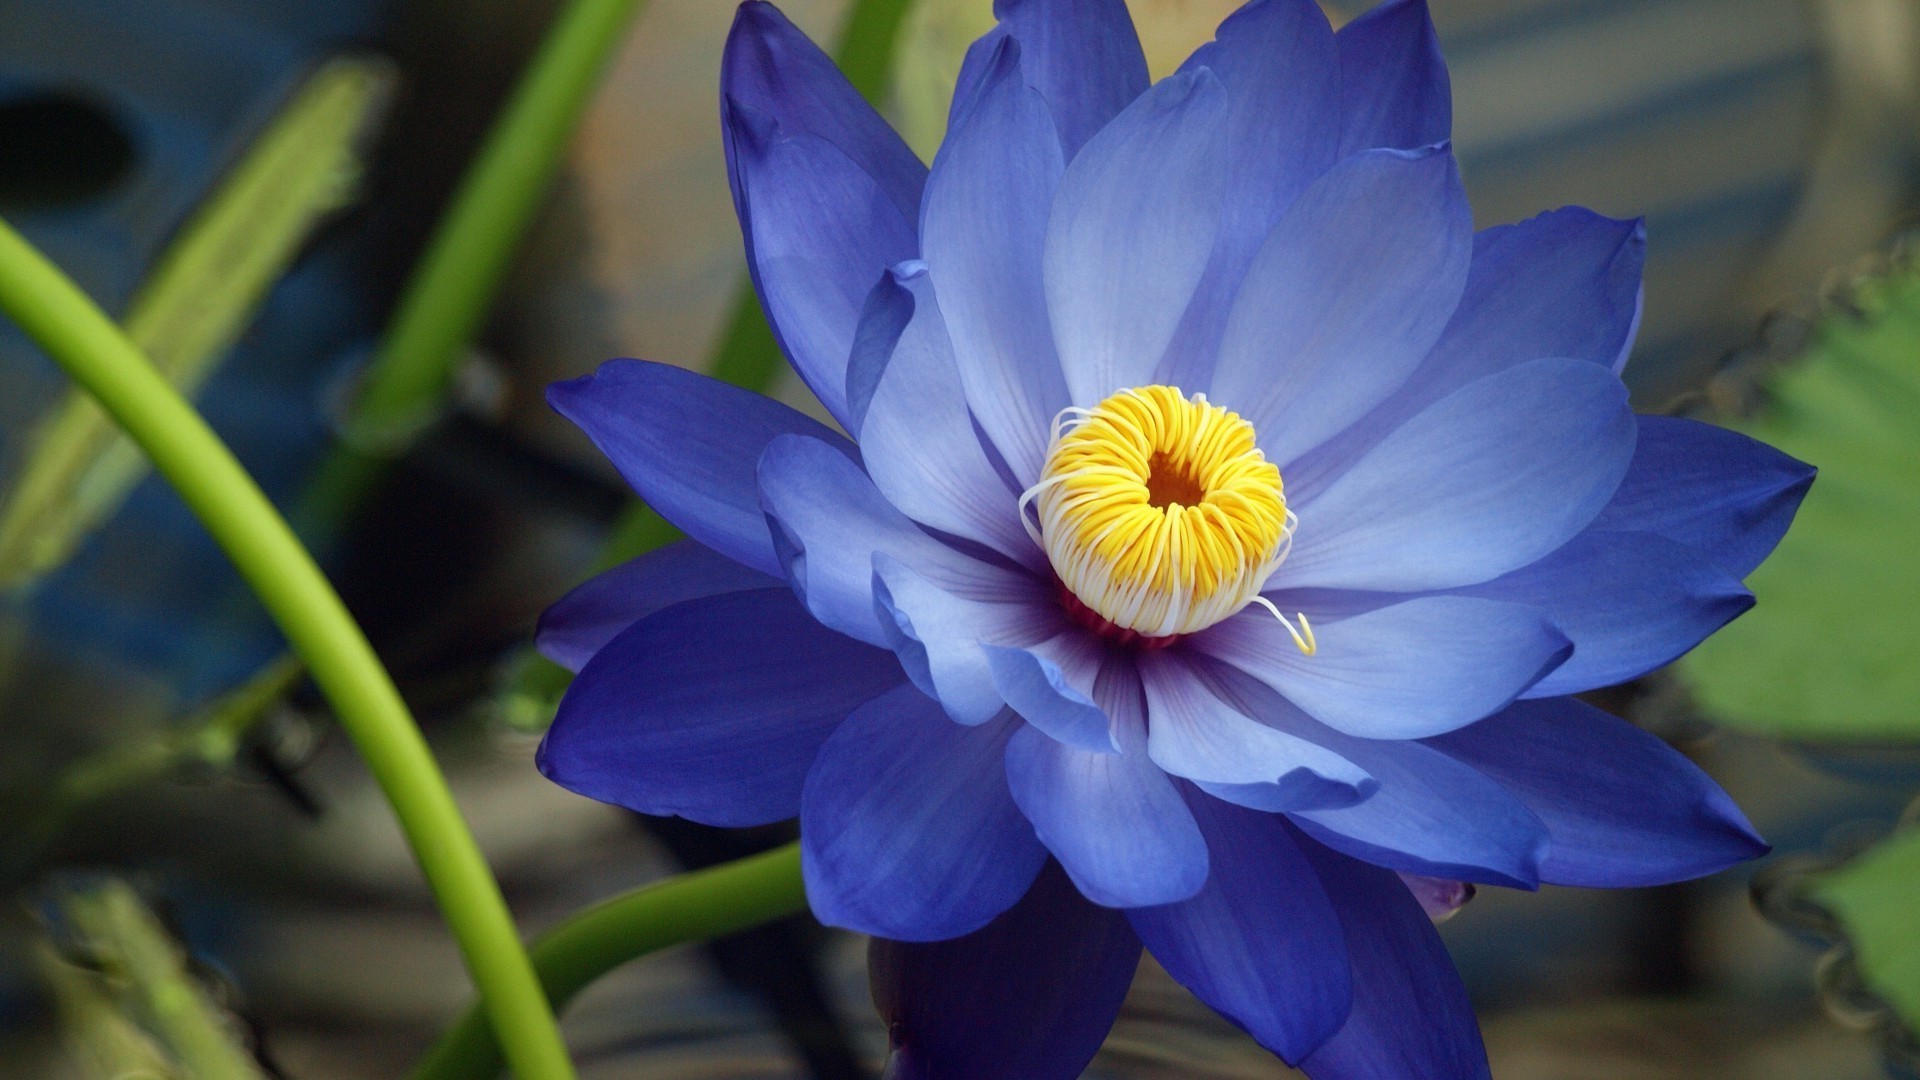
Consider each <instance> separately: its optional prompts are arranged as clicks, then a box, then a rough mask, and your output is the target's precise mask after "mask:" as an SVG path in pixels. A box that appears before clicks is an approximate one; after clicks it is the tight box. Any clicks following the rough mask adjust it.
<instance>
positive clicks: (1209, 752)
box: [1139, 651, 1375, 809]
mask: <svg viewBox="0 0 1920 1080" xmlns="http://www.w3.org/2000/svg"><path fill="white" fill-rule="evenodd" d="M1204 663H1205V661H1204V660H1203V659H1202V658H1199V657H1195V658H1193V659H1192V660H1189V659H1188V658H1187V657H1185V656H1182V655H1178V654H1175V653H1173V652H1171V651H1166V652H1158V653H1143V654H1141V656H1140V660H1139V668H1140V682H1141V685H1142V686H1143V687H1144V688H1145V689H1146V693H1147V753H1148V755H1149V756H1150V757H1152V758H1153V762H1154V764H1156V765H1158V766H1160V767H1161V768H1162V769H1165V770H1166V771H1168V772H1170V773H1172V774H1173V775H1175V776H1181V777H1185V778H1186V779H1188V780H1194V781H1203V782H1206V783H1213V784H1273V785H1278V786H1279V787H1281V788H1283V789H1287V788H1298V789H1300V790H1302V791H1303V792H1304V791H1312V792H1314V793H1315V794H1316V795H1318V794H1320V793H1321V789H1322V788H1326V787H1333V788H1336V789H1337V788H1344V789H1346V790H1347V791H1348V792H1349V793H1350V795H1349V796H1348V797H1347V798H1346V799H1345V800H1344V801H1345V802H1348V803H1351V802H1356V801H1358V800H1359V798H1360V793H1361V791H1362V790H1364V789H1370V788H1371V787H1373V786H1375V785H1374V783H1373V778H1372V777H1370V776H1368V775H1367V772H1366V770H1365V769H1362V768H1360V767H1359V766H1357V765H1355V764H1354V763H1353V762H1351V761H1348V760H1346V759H1345V758H1343V757H1341V756H1340V755H1338V754H1336V753H1334V752H1333V751H1331V750H1328V749H1327V748H1326V747H1324V746H1321V745H1320V744H1318V743H1315V742H1311V741H1309V740H1307V739H1303V738H1301V737H1299V736H1298V735H1294V734H1292V733H1290V732H1286V731H1282V730H1280V729H1279V728H1275V727H1269V726H1268V725H1266V724H1262V723H1260V722H1259V721H1258V720H1256V719H1254V718H1253V717H1251V716H1249V715H1247V713H1246V712H1244V711H1242V709H1241V708H1239V707H1238V703H1235V702H1230V701H1228V700H1226V699H1225V697H1224V696H1223V694H1222V693H1218V692H1216V690H1215V688H1214V687H1215V681H1214V679H1213V678H1211V677H1210V675H1211V673H1210V672H1208V671H1207V670H1206V669H1205V668H1204V667H1202V666H1200V665H1202V664H1204ZM1221 689H1222V690H1225V689H1226V688H1224V687H1222V688H1221ZM1295 774H1305V775H1303V776H1300V777H1299V778H1298V781H1299V782H1298V783H1294V784H1290V783H1288V781H1289V780H1290V779H1291V778H1293V777H1294V776H1295ZM1321 805H1324V803H1322V804H1321ZM1302 808H1304V807H1303V806H1290V807H1288V809H1302Z"/></svg>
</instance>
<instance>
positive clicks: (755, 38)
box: [720, 0, 927, 221]
mask: <svg viewBox="0 0 1920 1080" xmlns="http://www.w3.org/2000/svg"><path fill="white" fill-rule="evenodd" d="M720 94H721V97H722V99H723V100H724V99H728V98H731V99H732V100H734V101H738V102H740V103H741V104H743V105H745V106H747V107H748V108H751V109H754V110H757V111H758V112H761V113H764V114H766V115H767V116H768V117H769V118H771V119H772V120H773V122H774V123H775V124H777V125H779V128H780V130H781V131H782V132H785V133H786V134H788V135H817V136H819V137H820V138H822V139H825V140H826V141H827V142H829V143H832V144H833V145H834V146H835V147H836V148H838V149H839V150H840V151H841V152H842V153H844V154H846V155H847V157H848V158H849V159H851V160H852V161H853V163H854V164H856V165H858V166H859V167H860V168H861V169H862V170H863V171H865V172H866V173H867V175H869V176H871V177H873V178H874V182H875V183H877V184H878V185H879V186H880V188H881V190H882V191H884V192H885V193H886V195H887V197H888V198H889V199H890V200H892V201H893V203H894V205H896V206H898V207H899V208H900V213H901V214H902V215H903V216H905V217H906V218H907V220H909V221H911V220H913V219H914V218H915V217H917V216H918V213H919V208H920V189H921V187H922V185H924V184H925V183H926V180H927V167H926V166H925V165H922V164H921V163H920V159H919V158H917V157H915V156H913V151H912V150H910V149H908V148H907V144H906V142H905V141H904V140H902V139H901V138H900V136H899V135H897V134H895V133H894V130H893V129H892V128H891V127H889V126H887V122H886V121H885V120H882V119H881V118H880V114H879V113H877V112H874V111H873V106H871V105H869V104H867V100H866V98H864V97H862V96H860V92H859V91H858V90H855V89H854V88H853V86H852V84H850V83H848V82H847V78H846V76H845V75H842V74H841V73H840V69H839V67H837V66H836V65H835V64H834V62H833V59H832V58H831V57H829V56H828V55H827V54H826V53H824V52H822V51H821V50H820V47H819V46H818V45H815V44H814V43H813V42H812V41H809V40H808V39H807V36H806V35H805V34H802V33H801V32H800V31H799V30H798V29H797V28H795V27H794V25H793V23H791V22H789V21H787V17H786V16H785V15H783V14H781V13H780V10H779V9H778V8H776V7H774V6H773V5H772V4H767V3H761V2H759V0H750V2H748V3H744V4H741V5H740V8H739V10H738V11H737V12H736V13H735V14H734V17H733V29H732V30H731V31H729V32H728V34H727V47H726V52H725V53H724V54H723V55H722V57H721V59H720ZM726 150H727V155H728V168H729V172H730V173H731V172H732V171H733V169H732V156H733V146H732V144H731V143H730V142H729V143H727V145H726ZM735 183H736V186H735V188H734V199H735V206H736V207H737V208H738V209H739V211H740V215H741V217H742V218H743V219H744V218H745V217H746V215H747V210H748V206H747V203H746V200H745V198H744V197H743V195H742V193H741V191H740V188H739V187H738V186H737V185H738V181H737V180H736V182H735Z"/></svg>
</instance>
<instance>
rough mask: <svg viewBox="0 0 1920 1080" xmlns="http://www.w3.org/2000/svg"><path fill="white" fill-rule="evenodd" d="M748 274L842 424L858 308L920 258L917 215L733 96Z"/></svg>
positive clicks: (729, 126)
mask: <svg viewBox="0 0 1920 1080" xmlns="http://www.w3.org/2000/svg"><path fill="white" fill-rule="evenodd" d="M723 114H724V115H723V118H722V119H723V121H724V126H725V128H726V142H727V145H728V148H729V150H730V151H731V158H730V160H731V162H732V170H733V182H734V191H735V198H736V200H737V201H738V203H739V204H740V206H741V210H740V228H741V232H742V233H743V234H744V235H745V238H746V245H747V268H748V270H749V271H750V272H751V274H752V277H753V283H754V286H755V288H757V289H758V290H759V293H760V304H761V307H762V308H764V309H765V311H766V313H767V323H768V325H769V326H771V327H772V328H773V333H774V337H775V338H777V339H778V340H779V342H780V347H781V349H782V350H783V351H784V352H785V353H786V354H787V358H788V359H789V360H791V361H793V367H794V370H795V371H797V372H799V374H800V377H801V379H803V380H805V382H806V384H807V387H808V388H809V389H811V390H812V391H813V393H814V396H815V397H818V398H819V399H820V402H821V404H823V405H825V406H826V407H827V411H828V412H830V413H832V414H833V416H834V418H835V419H837V420H839V421H840V422H841V424H842V425H843V426H845V425H848V424H849V420H850V417H851V413H850V412H849V411H848V408H847V398H846V387H847V357H848V355H849V353H850V352H851V351H852V348H853V335H854V329H855V327H856V326H857V325H858V324H859V321H860V309H861V307H862V305H863V304H864V303H865V301H866V298H867V293H868V291H869V290H871V289H872V288H873V283H874V282H876V281H878V280H880V275H881V274H883V273H885V272H886V269H887V268H888V267H890V266H892V265H894V264H895V263H897V262H900V261H902V260H904V259H910V258H913V257H914V254H915V252H916V249H917V247H918V240H917V238H916V237H915V235H914V225H913V218H912V217H911V216H909V214H910V213H911V211H908V212H906V213H903V212H902V210H901V208H900V207H899V206H898V205H896V204H895V203H894V202H893V200H891V199H890V198H888V196H887V193H886V192H885V191H883V190H882V189H881V187H880V185H879V184H878V183H877V182H876V181H875V180H874V178H873V177H872V176H870V175H868V174H867V173H866V171H864V170H863V169H861V168H860V166H859V165H857V164H855V163H854V162H853V160H852V159H851V158H849V157H847V155H846V154H845V153H843V152H842V151H841V150H840V149H839V148H837V147H835V146H834V145H833V144H832V143H830V142H828V141H827V140H825V139H823V138H820V137H819V136H817V135H787V134H783V133H781V132H780V131H779V129H778V128H777V127H776V126H775V124H774V122H773V121H772V119H771V118H769V117H768V116H767V115H766V114H764V113H761V112H758V111H756V110H755V109H753V108H752V107H750V106H748V105H745V104H742V103H740V102H737V101H734V100H732V99H728V100H727V102H726V107H725V109H724V110H723Z"/></svg>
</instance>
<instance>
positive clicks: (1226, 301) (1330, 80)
mask: <svg viewBox="0 0 1920 1080" xmlns="http://www.w3.org/2000/svg"><path fill="white" fill-rule="evenodd" d="M1201 67H1205V68H1208V69H1210V70H1212V72H1213V73H1214V75H1216V76H1217V77H1218V78H1219V79H1220V83H1221V85H1222V86H1223V87H1225V88H1226V92H1227V97H1228V99H1229V105H1228V108H1227V114H1226V119H1225V123H1226V124H1227V126H1228V127H1229V128H1230V129H1231V134H1230V135H1229V136H1228V139H1227V147H1226V154H1225V157H1224V158H1223V160H1222V161H1221V163H1220V166H1221V168H1222V169H1224V170H1225V172H1226V192H1225V195H1224V197H1223V200H1222V203H1221V211H1220V222H1219V231H1218V234H1217V236H1216V237H1215V238H1214V245H1213V253H1212V255H1211V257H1210V258H1209V260H1208V263H1207V269H1206V272H1205V274H1204V275H1203V276H1202V277H1201V280H1200V284H1199V285H1198V286H1197V287H1196V288H1195V290H1194V294H1193V301H1192V303H1191V304H1190V305H1189V306H1188V308H1187V312H1186V315H1185V317H1184V318H1183V320H1182V322H1181V325H1180V330H1179V331H1178V332H1177V333H1175V334H1174V336H1173V341H1172V343H1171V345H1170V346H1169V348H1168V352H1167V355H1166V357H1165V358H1164V359H1163V360H1162V361H1161V368H1160V370H1161V374H1160V376H1159V377H1157V378H1156V379H1155V381H1156V382H1161V383H1165V384H1167V385H1169V386H1204V385H1206V380H1207V377H1208V376H1210V375H1211V374H1212V372H1213V364H1214V357H1215V355H1216V354H1217V353H1218V351H1219V347H1220V334H1221V332H1222V331H1223V330H1224V329H1225V327H1226V322H1227V313H1228V311H1229V310H1230V309H1231V307H1232V304H1233V297H1234V293H1235V292H1236V291H1237V290H1238V288H1239V285H1240V280H1241V278H1242V277H1244V276H1245V274H1246V271H1247V264H1248V263H1250V262H1252V261H1253V256H1254V252H1255V251H1257V250H1258V249H1259V247H1260V241H1261V240H1262V239H1263V238H1265V237H1266V235H1267V233H1268V232H1269V231H1270V230H1271V229H1272V228H1273V226H1274V224H1275V223H1276V222H1278V221H1279V220H1280V217H1281V215H1282V214H1284V213H1285V212H1286V209H1287V207H1289V206H1291V205H1292V204H1293V201H1294V199H1296V198H1298V197H1299V195H1300V193H1301V192H1302V191H1304V190H1306V188H1307V185H1309V184H1311V183H1312V182H1313V181H1314V179H1315V178H1317V177H1318V176H1320V174H1322V173H1324V172H1326V171H1327V170H1328V169H1329V168H1331V167H1332V166H1333V164H1334V162H1336V161H1337V160H1339V158H1340V156H1341V155H1340V154H1339V145H1340V93H1339V60H1338V58H1337V57H1336V56H1335V53H1334V39H1333V32H1332V29H1331V28H1330V27H1329V26H1328V25H1327V17H1326V15H1325V13H1323V12H1322V11H1321V10H1320V8H1319V6H1318V5H1317V4H1315V3H1313V2H1312V0H1261V2H1258V3H1250V4H1246V5H1244V6H1242V7H1241V8H1240V9H1239V10H1237V11H1235V12H1234V13H1233V14H1231V15H1229V16H1227V18H1226V21H1225V22H1222V23H1221V24H1220V29H1219V32H1218V33H1217V34H1216V35H1215V36H1214V40H1213V41H1211V42H1208V43H1207V44H1205V45H1202V46H1200V48H1199V49H1197V50H1195V51H1194V53H1193V55H1192V56H1190V57H1188V58H1187V62H1186V63H1185V64H1182V65H1181V68H1180V69H1181V70H1182V71H1192V70H1194V69H1197V68H1201Z"/></svg>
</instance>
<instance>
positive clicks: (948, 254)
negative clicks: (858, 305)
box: [920, 12, 1131, 485]
mask: <svg viewBox="0 0 1920 1080" xmlns="http://www.w3.org/2000/svg"><path fill="white" fill-rule="evenodd" d="M1121 18H1123V19H1124V18H1125V14H1124V12H1123V13H1122V15H1121ZM1129 33H1131V31H1130V30H1129ZM976 47H977V46H976ZM1021 65H1022V54H1021V52H1020V49H1019V47H1018V46H1017V45H1015V44H1014V42H1013V41H1011V40H1006V39H1002V40H1001V41H1000V43H999V44H998V46H997V47H995V48H994V49H993V50H992V51H991V52H990V53H989V54H988V59H987V62H986V63H985V67H984V70H983V71H982V72H981V73H980V78H981V85H980V86H979V87H978V88H977V91H976V92H975V94H974V98H973V101H972V104H971V105H970V107H969V108H967V109H966V110H965V111H964V112H962V113H961V114H960V115H958V116H956V117H955V122H954V125H953V129H952V131H951V132H950V133H949V135H948V136H947V141H946V143H945V144H944V145H942V146H941V147H940V153H939V154H938V156H936V157H935V158H934V160H933V175H932V177H931V178H930V179H929V181H928V184H927V202H926V212H925V214H924V216H923V217H922V220H921V222H920V231H921V235H922V243H923V246H924V250H925V252H926V262H927V267H928V273H929V275H930V276H931V278H932V280H933V285H934V291H935V292H936V293H938V294H939V298H940V309H941V312H942V314H943V315H944V316H945V318H946V323H947V331H948V333H949V334H950V335H951V337H952V340H953V353H954V359H955V362H956V364H957V365H958V369H959V374H960V381H961V384H962V385H963V386H964V387H965V390H966V400H967V402H968V404H969V406H970V408H971V409H972V411H973V415H974V416H975V417H976V418H977V419H978V420H979V421H980V427H981V429H982V430H983V431H985V432H986V433H987V437H988V438H990V439H992V440H993V443H994V445H995V447H996V448H998V449H999V451H1000V456H1001V457H1002V458H1003V459H1005V461H1006V462H1007V466H1008V467H1009V468H1010V469H1012V471H1013V474H1014V475H1015V476H1016V477H1018V478H1019V479H1020V482H1021V483H1022V484H1023V485H1024V484H1030V483H1032V482H1033V480H1034V478H1035V477H1037V476H1038V475H1039V473H1040V462H1041V459H1042V458H1043V457H1044V456H1045V455H1046V452H1047V431H1048V426H1049V425H1050V424H1051V423H1052V421H1053V417H1054V414H1055V413H1057V412H1059V411H1060V410H1061V409H1062V408H1063V407H1065V406H1066V404H1067V384H1066V380H1065V378H1064V377H1062V375H1061V374H1060V364H1059V361H1058V359H1057V358H1056V356H1055V354H1054V349H1053V330H1052V326H1051V324H1050V323H1049V321H1048V316H1047V305H1046V292H1045V289H1044V286H1043V285H1042V283H1041V269H1040V268H1041V262H1040V258H1041V251H1042V248H1043V245H1044V244H1045V241H1046V235H1047V212H1048V208H1049V207H1051V206H1052V205H1053V193H1054V189H1055V188H1056V187H1058V186H1059V184H1060V175H1061V172H1062V170H1063V169H1065V167H1066V165H1065V159H1064V158H1062V157H1061V154H1060V146H1059V138H1058V136H1057V134H1056V133H1055V131H1054V126H1053V121H1052V120H1051V119H1050V118H1049V117H1048V114H1047V107H1046V103H1045V102H1044V101H1043V100H1042V99H1041V96H1040V95H1039V94H1038V93H1037V92H1035V91H1034V90H1033V89H1031V88H1030V87H1028V86H1027V84H1026V83H1025V82H1023V81H1022V80H1021Z"/></svg>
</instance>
